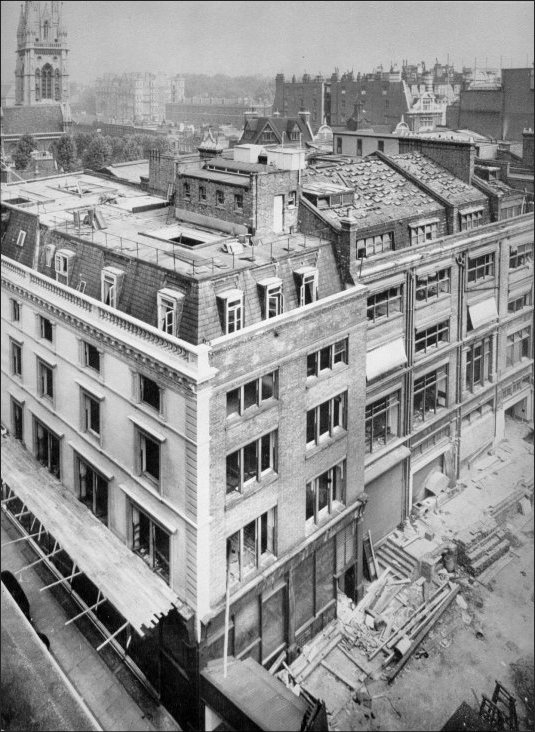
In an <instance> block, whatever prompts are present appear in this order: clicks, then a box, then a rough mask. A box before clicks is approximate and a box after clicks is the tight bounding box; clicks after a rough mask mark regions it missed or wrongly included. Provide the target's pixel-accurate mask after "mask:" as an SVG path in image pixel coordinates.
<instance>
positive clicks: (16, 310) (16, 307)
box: [11, 300, 20, 323]
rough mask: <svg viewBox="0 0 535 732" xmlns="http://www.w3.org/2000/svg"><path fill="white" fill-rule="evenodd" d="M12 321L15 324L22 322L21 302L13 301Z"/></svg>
mask: <svg viewBox="0 0 535 732" xmlns="http://www.w3.org/2000/svg"><path fill="white" fill-rule="evenodd" d="M11 320H12V321H13V322H14V323H19V322H20V302H18V300H11Z"/></svg>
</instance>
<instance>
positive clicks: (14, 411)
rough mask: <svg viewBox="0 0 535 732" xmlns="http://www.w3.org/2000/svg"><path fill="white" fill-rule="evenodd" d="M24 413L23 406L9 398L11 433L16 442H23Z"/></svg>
mask: <svg viewBox="0 0 535 732" xmlns="http://www.w3.org/2000/svg"><path fill="white" fill-rule="evenodd" d="M23 427H24V412H23V406H22V404H21V403H20V402H18V401H17V400H16V399H13V397H11V432H12V434H13V437H14V438H15V439H16V440H20V441H21V442H22V441H23V440H24V429H23Z"/></svg>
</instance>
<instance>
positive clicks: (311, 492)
mask: <svg viewBox="0 0 535 732" xmlns="http://www.w3.org/2000/svg"><path fill="white" fill-rule="evenodd" d="M315 505H316V491H315V489H314V483H313V482H312V483H307V488H306V508H305V518H306V519H309V518H312V517H313V516H314V509H315Z"/></svg>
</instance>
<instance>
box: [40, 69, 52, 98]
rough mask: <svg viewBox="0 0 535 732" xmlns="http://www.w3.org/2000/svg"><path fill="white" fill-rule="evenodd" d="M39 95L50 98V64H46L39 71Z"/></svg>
mask: <svg viewBox="0 0 535 732" xmlns="http://www.w3.org/2000/svg"><path fill="white" fill-rule="evenodd" d="M41 97H42V98H43V99H52V66H51V65H50V64H46V65H45V66H43V71H42V72H41Z"/></svg>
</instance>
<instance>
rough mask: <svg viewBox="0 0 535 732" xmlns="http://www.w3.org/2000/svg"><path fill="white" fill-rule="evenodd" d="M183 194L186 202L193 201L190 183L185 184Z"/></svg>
mask: <svg viewBox="0 0 535 732" xmlns="http://www.w3.org/2000/svg"><path fill="white" fill-rule="evenodd" d="M182 190H183V193H184V201H189V200H190V199H191V188H190V184H189V183H184V184H183V187H182Z"/></svg>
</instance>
